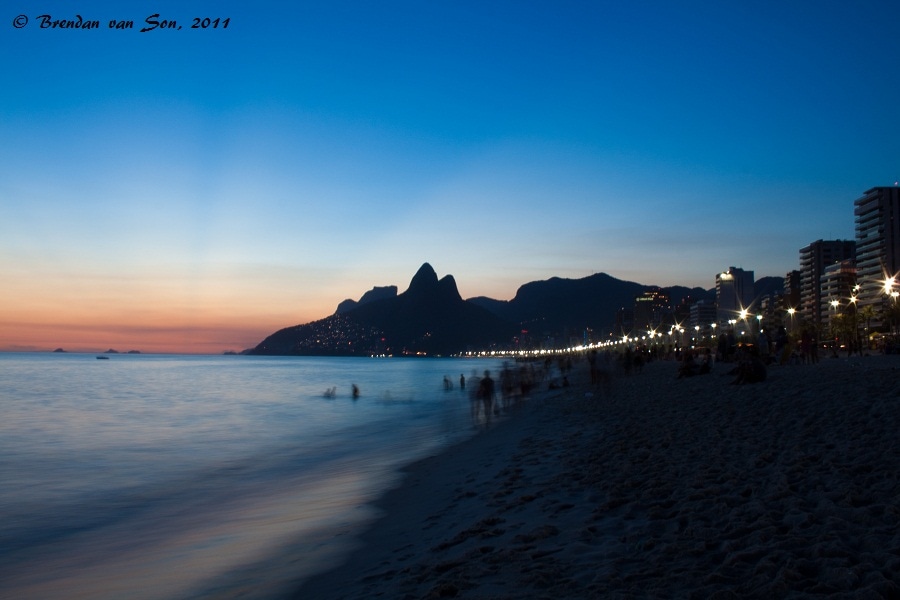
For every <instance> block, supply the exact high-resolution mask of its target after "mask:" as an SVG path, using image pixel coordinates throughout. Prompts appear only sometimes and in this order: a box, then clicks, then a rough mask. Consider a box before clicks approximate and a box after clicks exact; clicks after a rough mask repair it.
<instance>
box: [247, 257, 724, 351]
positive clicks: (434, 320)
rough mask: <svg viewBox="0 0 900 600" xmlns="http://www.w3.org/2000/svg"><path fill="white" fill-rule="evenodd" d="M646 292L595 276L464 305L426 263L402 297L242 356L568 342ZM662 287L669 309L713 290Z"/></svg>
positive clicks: (367, 301) (347, 311) (389, 290)
mask: <svg viewBox="0 0 900 600" xmlns="http://www.w3.org/2000/svg"><path fill="white" fill-rule="evenodd" d="M650 289H659V288H655V287H653V286H647V285H643V284H640V283H635V282H631V281H622V280H620V279H616V278H615V277H612V276H610V275H607V274H606V273H597V274H594V275H590V276H588V277H583V278H581V279H563V278H559V277H552V278H550V279H548V280H545V281H533V282H530V283H526V284H524V285H522V286H521V287H520V288H519V289H518V290H517V292H516V295H515V297H514V298H513V299H512V300H494V299H492V298H486V297H477V298H472V299H469V300H463V299H462V297H461V296H460V295H459V290H458V289H457V287H456V280H455V279H454V278H453V276H452V275H446V276H444V277H443V278H441V279H438V276H437V273H436V272H435V270H434V269H433V268H432V266H431V265H430V264H428V263H425V264H423V265H422V266H421V267H420V268H419V270H418V271H417V272H416V274H415V275H414V276H413V278H412V280H411V281H410V283H409V287H408V288H407V289H406V291H405V292H403V293H402V294H397V287H396V286H385V287H376V288H373V289H372V290H370V291H368V292H366V293H365V294H364V295H363V296H362V298H360V300H359V301H358V302H355V301H353V300H345V301H343V302H341V303H340V304H339V305H338V309H337V311H336V312H335V314H333V315H331V316H330V317H326V318H325V319H322V320H319V321H314V322H312V323H307V324H304V325H295V326H293V327H287V328H285V329H282V330H280V331H277V332H275V333H273V334H272V335H270V336H269V337H267V338H266V339H265V340H263V341H262V342H261V343H260V344H259V345H258V346H256V348H253V349H251V350H248V351H247V353H248V354H277V355H329V356H369V355H373V354H393V355H448V354H456V353H460V352H465V351H468V350H486V349H489V348H491V347H495V346H496V347H500V348H504V349H505V348H510V347H513V346H514V345H515V343H516V342H517V341H518V342H523V341H525V340H527V341H528V342H527V343H536V342H539V341H541V340H544V339H547V338H550V337H558V338H559V339H560V340H561V341H563V342H567V341H568V339H569V337H577V338H580V337H581V336H582V334H583V332H584V331H585V330H586V329H591V330H593V331H595V332H597V333H598V334H600V335H605V333H608V332H610V331H612V330H613V326H614V324H615V316H616V313H617V311H619V310H620V309H622V308H632V307H633V306H634V299H635V297H636V296H639V295H640V294H642V293H644V292H645V291H647V290H650ZM661 289H662V291H663V292H665V293H667V294H668V295H669V298H670V302H671V304H672V306H677V305H678V304H680V303H682V301H683V300H684V299H686V298H690V299H691V300H693V301H696V300H707V301H714V300H715V292H714V290H704V289H702V288H687V287H682V286H673V287H668V288H661ZM596 340H597V337H595V341H596Z"/></svg>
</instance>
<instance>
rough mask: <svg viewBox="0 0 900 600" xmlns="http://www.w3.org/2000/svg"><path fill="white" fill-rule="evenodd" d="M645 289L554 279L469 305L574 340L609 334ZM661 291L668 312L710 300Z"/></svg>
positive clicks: (694, 292)
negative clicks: (685, 302)
mask: <svg viewBox="0 0 900 600" xmlns="http://www.w3.org/2000/svg"><path fill="white" fill-rule="evenodd" d="M650 289H653V286H647V285H643V284H640V283H634V282H631V281H622V280H620V279H616V278H615V277H612V276H610V275H607V274H606V273H597V274H595V275H590V276H588V277H584V278H581V279H561V278H559V277H553V278H551V279H548V280H545V281H533V282H531V283H526V284H525V285H523V286H522V287H520V288H519V289H518V291H517V292H516V295H515V297H514V298H513V299H512V300H509V301H503V300H493V299H491V298H485V297H478V298H472V299H471V302H474V303H476V304H478V305H479V306H483V307H484V308H486V309H487V310H489V311H491V312H493V313H494V314H496V315H497V316H499V317H501V318H503V319H505V320H508V321H513V322H515V323H519V324H521V326H522V327H523V328H525V329H528V330H529V331H531V332H533V333H534V334H535V335H539V336H542V335H558V334H562V333H565V332H570V333H576V334H577V333H579V332H581V331H583V330H584V329H585V328H590V329H593V330H594V331H598V332H608V331H611V330H612V328H613V325H614V324H615V316H616V312H617V311H618V310H619V309H621V308H623V307H626V308H632V307H633V306H634V299H635V297H636V296H639V295H640V294H642V293H644V292H645V291H647V290H650ZM662 290H663V291H665V292H666V293H668V294H669V298H670V300H671V302H672V305H673V306H675V305H678V304H679V303H681V301H682V299H683V298H685V297H688V296H690V297H691V298H693V299H694V300H703V299H706V300H714V299H715V293H714V292H712V293H711V292H710V291H707V290H704V289H702V288H686V287H682V286H675V287H670V288H662Z"/></svg>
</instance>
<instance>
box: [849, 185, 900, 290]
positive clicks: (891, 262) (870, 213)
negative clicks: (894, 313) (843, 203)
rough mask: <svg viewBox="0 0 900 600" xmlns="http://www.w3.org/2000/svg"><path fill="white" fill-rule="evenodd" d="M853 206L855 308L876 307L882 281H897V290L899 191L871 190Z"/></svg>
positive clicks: (899, 246) (899, 232)
mask: <svg viewBox="0 0 900 600" xmlns="http://www.w3.org/2000/svg"><path fill="white" fill-rule="evenodd" d="M853 205H854V208H853V214H854V215H855V216H856V278H857V281H858V283H859V285H860V290H859V296H858V300H859V305H860V306H867V305H871V304H877V305H879V306H880V304H881V302H882V299H883V298H884V297H885V285H884V282H885V279H888V278H890V277H896V278H898V285H896V286H895V287H894V291H897V290H898V289H900V187H897V186H895V187H874V188H872V189H870V190H868V191H867V192H866V193H865V194H863V196H862V197H861V198H858V199H857V200H856V201H855V202H854V203H853ZM888 292H890V290H888Z"/></svg>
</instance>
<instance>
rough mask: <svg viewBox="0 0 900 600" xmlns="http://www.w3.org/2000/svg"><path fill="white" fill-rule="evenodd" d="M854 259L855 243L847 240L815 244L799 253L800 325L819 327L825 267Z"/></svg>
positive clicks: (822, 320)
mask: <svg viewBox="0 0 900 600" xmlns="http://www.w3.org/2000/svg"><path fill="white" fill-rule="evenodd" d="M855 256H856V242H854V241H851V240H816V241H815V242H813V243H811V244H810V245H809V246H807V247H805V248H802V249H801V250H800V307H799V308H800V311H799V312H800V318H801V319H802V321H803V322H804V323H807V324H810V325H813V326H815V327H821V326H823V325H824V319H823V313H822V273H824V272H825V267H828V266H829V265H833V264H835V263H839V262H841V261H844V260H848V259H849V260H853V259H854V258H855Z"/></svg>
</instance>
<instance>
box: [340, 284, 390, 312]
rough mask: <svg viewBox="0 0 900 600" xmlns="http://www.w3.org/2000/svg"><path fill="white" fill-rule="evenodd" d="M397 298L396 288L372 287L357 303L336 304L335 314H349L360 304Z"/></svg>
mask: <svg viewBox="0 0 900 600" xmlns="http://www.w3.org/2000/svg"><path fill="white" fill-rule="evenodd" d="M396 296H397V286H396V285H387V286H384V287H374V288H372V289H371V290H369V291H368V292H366V293H365V294H363V295H362V298H360V299H359V301H358V302H357V301H356V300H351V299H349V298H348V299H347V300H344V301H343V302H341V303H340V304H338V307H337V310H336V311H334V312H335V314H338V315H339V314H343V313H345V312H349V311H351V310H353V309H354V308H356V307H357V306H359V305H361V304H368V303H369V302H374V301H375V300H383V299H384V298H394V297H396Z"/></svg>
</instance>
